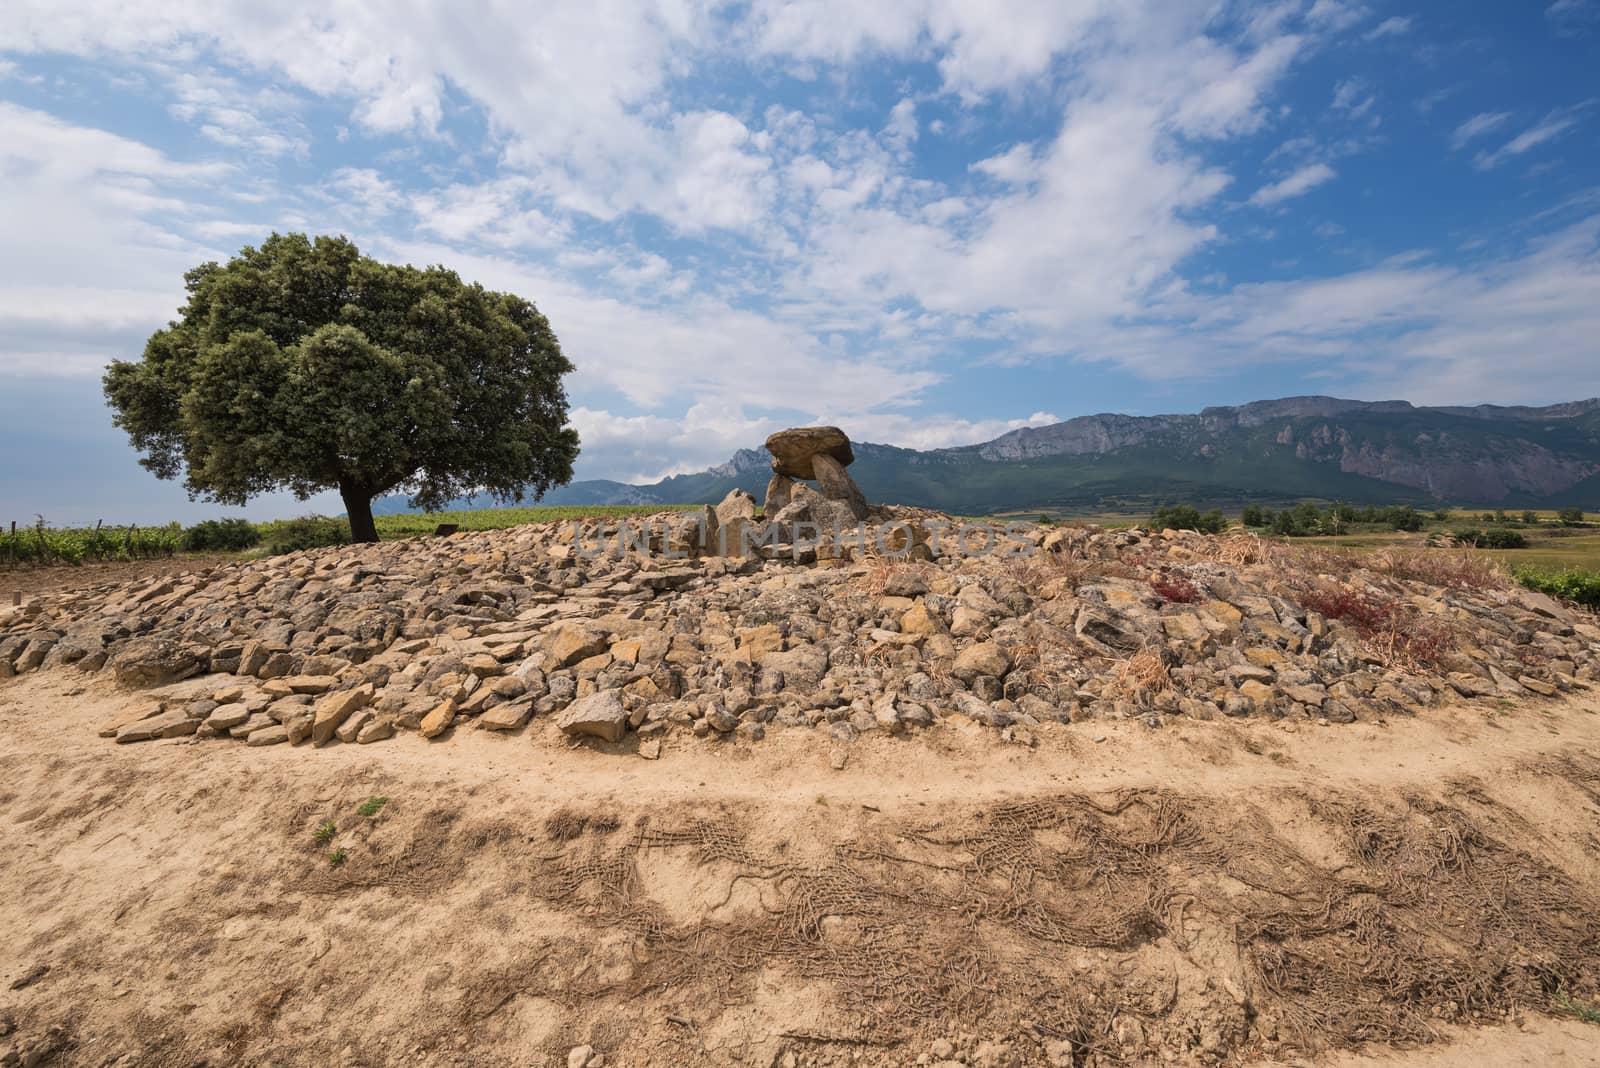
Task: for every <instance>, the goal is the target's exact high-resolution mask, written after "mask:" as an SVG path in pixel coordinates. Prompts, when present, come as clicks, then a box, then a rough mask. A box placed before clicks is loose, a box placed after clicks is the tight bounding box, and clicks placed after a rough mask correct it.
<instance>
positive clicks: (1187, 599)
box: [1150, 572, 1200, 604]
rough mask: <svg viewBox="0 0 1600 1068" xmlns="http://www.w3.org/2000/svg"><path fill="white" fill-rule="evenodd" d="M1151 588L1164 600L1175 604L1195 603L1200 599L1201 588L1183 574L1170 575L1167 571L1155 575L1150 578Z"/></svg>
mask: <svg viewBox="0 0 1600 1068" xmlns="http://www.w3.org/2000/svg"><path fill="white" fill-rule="evenodd" d="M1150 588H1151V589H1152V590H1154V591H1155V592H1156V596H1157V597H1160V598H1161V599H1162V600H1163V601H1171V602H1173V603H1175V604H1194V603H1195V602H1196V601H1198V600H1199V599H1200V590H1199V588H1198V587H1196V586H1195V584H1194V583H1192V582H1190V581H1189V580H1188V579H1187V578H1185V577H1184V576H1182V575H1169V574H1166V573H1165V572H1163V573H1162V574H1159V575H1154V576H1152V577H1151V579H1150Z"/></svg>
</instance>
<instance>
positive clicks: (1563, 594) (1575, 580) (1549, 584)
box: [1516, 568, 1600, 610]
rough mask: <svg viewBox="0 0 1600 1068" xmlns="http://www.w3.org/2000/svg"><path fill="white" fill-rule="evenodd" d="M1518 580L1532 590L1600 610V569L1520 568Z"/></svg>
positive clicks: (1517, 573) (1517, 572) (1517, 574)
mask: <svg viewBox="0 0 1600 1068" xmlns="http://www.w3.org/2000/svg"><path fill="white" fill-rule="evenodd" d="M1516 576H1517V581H1518V582H1520V583H1522V584H1523V585H1524V586H1526V587H1528V589H1530V590H1538V591H1539V592H1540V593H1548V594H1549V595H1550V596H1552V597H1559V598H1561V599H1562V600H1563V601H1571V602H1572V603H1573V604H1581V605H1583V606H1584V607H1585V608H1592V609H1595V610H1600V571H1585V570H1583V569H1581V568H1569V569H1568V570H1566V571H1541V570H1537V569H1534V568H1518V569H1517V570H1516Z"/></svg>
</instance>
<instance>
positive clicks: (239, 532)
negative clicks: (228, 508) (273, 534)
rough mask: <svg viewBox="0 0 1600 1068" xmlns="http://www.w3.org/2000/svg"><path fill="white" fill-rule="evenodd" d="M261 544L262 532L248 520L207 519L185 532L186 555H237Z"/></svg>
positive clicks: (184, 547)
mask: <svg viewBox="0 0 1600 1068" xmlns="http://www.w3.org/2000/svg"><path fill="white" fill-rule="evenodd" d="M260 542H261V532H260V531H259V530H257V529H256V526H255V524H254V523H252V522H250V521H249V520H248V519H206V520H203V521H202V522H199V523H196V524H195V525H194V526H192V527H190V528H189V529H188V530H185V531H184V532H183V551H184V552H186V553H204V552H227V553H236V552H241V551H243V550H245V549H252V548H254V547H255V546H256V545H258V544H260Z"/></svg>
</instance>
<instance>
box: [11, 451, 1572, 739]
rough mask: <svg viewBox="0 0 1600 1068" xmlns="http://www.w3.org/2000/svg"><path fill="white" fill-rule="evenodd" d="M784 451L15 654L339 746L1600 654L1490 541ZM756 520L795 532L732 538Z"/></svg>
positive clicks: (793, 721) (1400, 672) (181, 706)
mask: <svg viewBox="0 0 1600 1068" xmlns="http://www.w3.org/2000/svg"><path fill="white" fill-rule="evenodd" d="M768 447H769V448H770V449H771V451H772V456H773V460H772V464H773V471H774V474H773V477H772V481H771V484H770V485H769V487H768V490H767V499H766V501H765V507H764V509H761V510H758V509H757V507H756V504H755V500H754V498H753V497H751V496H750V495H749V494H745V493H741V492H738V491H735V492H734V493H732V494H730V495H729V496H728V498H727V499H726V500H724V501H723V502H722V503H721V504H720V505H719V506H718V507H716V508H714V509H711V508H706V509H702V510H699V511H698V512H690V513H688V514H687V515H685V513H681V512H667V513H661V514H659V515H656V516H650V517H630V519H629V522H630V523H631V524H633V525H634V529H635V531H646V532H648V533H647V534H646V535H641V538H646V537H647V539H648V545H647V546H644V545H642V543H641V544H638V545H634V546H632V547H629V548H627V551H622V550H621V549H620V548H618V547H616V546H615V545H613V546H611V547H610V549H609V550H608V551H605V552H601V553H599V554H598V555H596V554H593V553H591V552H585V551H583V548H582V547H583V546H584V545H586V544H591V543H592V544H596V545H598V544H601V540H600V536H599V535H600V526H601V524H600V523H599V522H598V521H592V522H590V523H588V524H586V525H584V526H583V527H582V529H580V530H578V531H577V532H576V536H575V531H574V527H573V525H572V524H570V523H542V524H531V525H528V526H522V527H517V528H513V529H509V530H501V531H494V532H482V533H459V534H454V535H451V536H449V537H444V538H413V539H411V540H408V541H402V542H387V543H383V544H378V545H356V546H349V547H344V548H331V549H321V550H314V551H308V552H300V553H294V554H290V555H286V556H279V557H271V558H266V559H259V560H251V561H241V562H236V563H228V564H224V565H221V566H215V567H210V568H205V569H201V570H197V571H195V572H193V573H191V574H188V575H184V576H181V577H174V578H159V579H150V580H145V581H141V582H135V583H129V584H123V585H105V586H98V587H95V588H92V589H87V590H81V591H76V592H72V593H66V594H61V595H56V596H50V597H43V598H39V599H36V600H33V601H30V602H29V603H27V604H24V605H22V606H20V607H16V608H5V609H0V680H4V679H7V678H10V677H12V676H15V675H20V674H25V673H28V672H33V671H47V670H67V669H72V670H76V671H81V672H90V673H93V672H104V673H109V674H110V675H111V676H112V677H113V678H114V679H115V681H116V683H117V684H119V685H120V686H122V687H124V688H128V689H131V690H137V691H140V692H141V693H142V694H144V695H146V696H147V697H148V700H141V701H139V702H135V703H134V705H133V706H132V707H130V709H129V710H128V712H127V713H126V714H125V715H124V716H122V717H121V718H119V719H118V720H117V721H115V722H112V723H108V724H106V725H105V727H104V729H103V732H102V733H103V734H104V735H105V736H106V737H109V738H115V739H116V740H117V741H118V742H134V741H141V740H146V739H155V738H174V737H179V736H193V737H195V738H214V739H219V740H220V739H237V740H240V741H242V742H244V743H245V744H247V745H251V746H267V745H274V744H299V743H305V742H310V743H311V746H310V747H317V746H322V745H326V744H331V743H370V742H376V741H380V740H383V739H386V738H390V737H392V736H394V735H396V734H408V733H415V734H420V735H421V736H422V737H424V738H438V737H440V736H443V735H446V734H447V732H450V731H452V730H461V729H464V728H467V727H474V728H477V729H482V730H489V731H515V730H519V729H522V728H524V727H525V726H526V725H528V724H529V723H530V721H532V722H533V723H534V724H535V725H536V726H537V725H539V724H540V723H541V722H542V721H546V720H548V721H550V722H552V723H554V724H555V725H556V726H557V727H559V729H560V730H561V731H564V732H566V733H567V734H570V735H586V736H592V737H595V738H599V739H602V740H604V741H606V742H610V743H618V742H626V743H627V744H629V745H635V744H636V745H637V749H638V752H639V753H640V754H641V755H644V756H646V757H654V756H656V755H658V754H659V752H660V748H661V740H662V738H663V737H665V736H668V735H671V734H684V735H693V736H695V737H736V738H742V739H746V740H752V741H753V740H757V739H760V738H762V737H763V736H764V735H765V733H766V732H767V731H769V730H773V729H778V728H789V729H797V730H807V731H812V732H815V733H816V734H817V735H818V736H819V737H823V738H825V739H827V740H829V741H830V743H831V744H839V743H845V742H849V741H851V740H853V739H855V738H856V737H857V736H858V735H860V734H862V733H866V732H873V731H877V732H883V733H885V734H893V735H902V734H906V733H910V732H914V731H915V730H918V729H921V728H927V727H931V726H934V725H936V724H944V725H946V726H954V725H966V726H968V727H974V726H977V727H984V728H992V729H994V730H995V731H997V732H998V736H999V737H1000V738H1003V739H1004V740H1006V741H1011V742H1017V743H1020V744H1032V743H1034V742H1035V741H1036V740H1037V734H1038V732H1039V731H1040V730H1055V729H1062V728H1058V727H1057V726H1056V725H1060V724H1076V723H1081V722H1084V721H1092V720H1096V719H1106V718H1118V719H1126V718H1137V719H1140V720H1142V721H1143V722H1145V723H1147V724H1148V725H1150V726H1151V727H1159V726H1161V725H1162V724H1163V723H1164V722H1166V721H1167V720H1169V719H1170V718H1171V717H1174V716H1182V717H1187V718H1190V719H1196V720H1206V719H1211V718H1213V717H1220V716H1231V717H1262V718H1284V717H1289V718H1293V719H1302V720H1310V721H1312V722H1320V723H1341V722H1349V721H1352V720H1357V719H1377V718H1381V717H1384V716H1392V715H1399V714H1410V713H1413V712H1415V711H1416V710H1418V709H1419V708H1422V707H1425V706H1428V705H1431V704H1434V703H1436V702H1440V701H1444V700H1476V701H1480V702H1484V703H1485V704H1486V706H1487V707H1493V708H1496V709H1505V708H1514V707H1515V706H1516V705H1517V704H1519V703H1522V702H1525V701H1529V700H1538V699H1542V698H1545V697H1552V696H1556V695H1558V694H1560V693H1562V692H1563V691H1571V690H1578V689H1584V688H1587V687H1588V686H1589V685H1590V684H1591V683H1592V682H1593V680H1594V679H1595V678H1596V677H1597V675H1600V659H1597V653H1600V629H1597V627H1596V626H1595V619H1594V617H1593V616H1591V615H1588V614H1586V613H1581V612H1574V611H1571V610H1569V609H1568V608H1566V607H1564V606H1562V605H1560V604H1558V603H1556V602H1555V601H1552V600H1551V599H1549V598H1547V597H1544V596H1542V595H1539V594H1535V593H1531V592H1529V591H1527V590H1524V589H1521V588H1520V587H1517V586H1515V585H1513V584H1511V583H1510V582H1508V581H1506V580H1505V579H1504V577H1503V576H1500V575H1497V574H1495V573H1493V572H1492V571H1489V570H1487V568H1486V566H1485V565H1484V564H1483V563H1482V561H1481V560H1477V559H1476V558H1473V557H1470V556H1467V555H1464V554H1460V553H1455V552H1453V551H1448V550H1418V551H1415V552H1412V553H1379V554H1373V555H1371V556H1368V557H1356V556H1343V555H1338V554H1333V553H1326V552H1318V551H1315V550H1300V549H1293V548H1286V547H1280V546H1275V545H1272V544H1270V543H1266V542H1262V541H1261V540H1259V539H1257V538H1255V537H1253V536H1249V535H1238V534H1235V535H1233V536H1222V537H1208V536H1204V535H1200V534H1195V533H1193V532H1180V531H1164V532H1151V531H1143V530H1116V531H1112V530H1101V529H1097V528H1092V527H1083V528H1079V527H1053V526H1047V525H1032V524H1019V525H1013V526H1012V527H1009V528H1007V529H1006V531H1005V532H1003V533H1002V535H1001V536H1000V537H999V538H998V540H997V542H996V544H995V545H994V546H993V547H992V548H991V550H990V551H989V552H988V553H986V554H983V555H974V554H967V553H963V552H961V551H960V550H959V547H958V546H957V545H956V544H955V539H953V538H951V537H949V536H948V535H947V536H946V537H945V538H943V539H941V538H940V537H939V533H940V524H941V523H942V522H944V521H946V520H947V519H948V517H941V516H938V515H937V514H935V513H928V512H919V511H913V510H907V509H893V508H883V507H874V506H868V505H867V504H866V502H865V500H864V499H863V498H862V497H861V493H860V490H859V489H857V488H856V487H855V484H854V483H853V482H852V481H851V479H850V478H849V476H848V475H847V474H846V473H845V470H844V469H845V467H846V466H848V464H849V463H850V461H851V459H852V456H851V450H850V444H849V441H848V439H847V438H845V436H844V435H843V433H841V432H839V431H838V430H836V429H834V428H827V427H823V428H805V429H801V430H791V431H785V432H783V433H780V434H775V435H773V437H772V439H771V440H770V441H769V442H768ZM807 479H814V480H815V481H816V482H817V483H818V488H817V489H813V488H812V487H811V486H810V485H808V484H807V483H806V481H805V480H807ZM835 516H841V517H843V516H848V517H849V518H850V520H851V521H861V522H864V523H865V524H866V525H867V527H868V530H869V533H870V534H872V535H873V538H874V539H875V538H876V536H877V535H879V534H882V535H885V537H884V539H883V540H884V543H885V544H888V545H890V546H891V549H892V551H891V552H888V553H885V552H884V551H882V550H881V549H880V548H879V547H878V546H876V545H868V546H866V547H863V546H860V545H849V546H847V545H844V544H842V543H840V542H837V541H831V540H830V539H829V538H824V539H823V542H822V543H821V544H819V545H816V546H812V547H807V548H805V549H804V550H803V551H798V550H797V548H796V545H795V538H796V537H797V533H796V531H795V530H794V529H793V528H794V524H797V523H800V522H804V521H807V520H808V519H809V520H810V521H818V520H822V521H827V520H830V519H831V518H833V517H835ZM745 526H748V527H749V528H750V532H751V533H754V534H759V535H770V537H767V538H766V540H765V541H764V542H763V543H762V544H760V545H759V546H757V547H756V548H754V549H751V548H749V547H748V546H745V547H743V548H741V542H742V539H740V538H733V539H731V540H727V539H718V538H716V537H715V535H716V532H717V531H719V530H721V531H727V530H730V529H742V528H744V527H745ZM610 529H611V530H612V531H613V532H614V531H615V529H616V524H615V523H613V524H611V527H610ZM891 535H892V536H891ZM785 539H788V540H785ZM869 540H873V539H869ZM668 552H671V553H672V555H671V556H668V555H667V553H668ZM183 680H187V681H183ZM180 681H182V682H183V685H182V686H175V685H174V684H176V683H179V682H180ZM0 685H5V683H4V682H3V681H0ZM179 694H181V695H182V696H178V695H179ZM39 714H41V715H43V714H48V710H45V709H41V710H40V712H39ZM541 729H542V728H541ZM630 736H634V737H633V738H630ZM310 747H308V748H310Z"/></svg>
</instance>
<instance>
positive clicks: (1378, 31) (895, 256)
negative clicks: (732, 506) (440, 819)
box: [0, 0, 1600, 522]
mask: <svg viewBox="0 0 1600 1068" xmlns="http://www.w3.org/2000/svg"><path fill="white" fill-rule="evenodd" d="M1596 70H1600V0H1553V2H1537V3H1535V2H1529V3H1506V2H1487V0H1480V2H1453V3H1421V4H1415V3H1414V4H1406V3H1393V4H1391V3H1384V2H1380V0H1371V2H1366V3H1363V2H1357V0H1285V2H1280V3H1263V4H1243V3H1228V2H1217V0H1194V2H1189V0H1161V2H1149V3H1146V2H1141V0H1011V2H998V0H876V2H873V3H862V2H861V0H819V2H815V3H807V4H786V3H778V2H775V0H747V2H740V3H717V2H712V0H573V2H568V0H544V2H542V3H540V4H539V5H533V6H529V5H521V4H511V3H485V2H478V3H473V2H456V3H448V4H446V3H430V2H426V0H409V2H405V3H396V4H384V5H377V4H354V3H341V2H337V0H335V2H332V3H327V2H324V3H317V4H310V3H293V2H284V0H257V2H250V3H243V2H226V0H213V2H207V3H172V4H164V5H140V4H127V3H109V2H107V3H98V2H87V0H76V2H75V0H65V2H62V0H56V2H50V3H42V2H41V3H35V2H33V0H11V2H10V3H8V4H6V5H4V6H3V8H0V180H3V188H4V190H5V193H4V196H3V198H0V426H3V427H4V441H5V443H6V452H7V454H8V455H7V457H6V459H5V461H4V463H3V464H0V521H3V520H6V519H9V518H16V519H18V520H24V521H25V520H27V519H29V518H31V516H32V515H33V514H34V513H42V514H44V515H45V516H46V517H47V518H48V519H50V520H53V521H57V522H80V521H93V520H94V519H97V518H103V519H105V520H107V521H108V522H130V521H152V520H160V519H166V518H185V519H188V518H194V517H199V516H204V515H210V514H215V513H217V512H218V511H219V509H217V508H216V507H215V506H212V505H208V504H206V503H204V502H197V503H191V502H188V501H187V500H186V499H185V497H184V494H183V492H182V490H181V488H180V487H179V486H177V485H175V484H170V483H160V482H157V481H156V480H155V479H154V478H153V477H151V476H149V475H148V474H146V473H145V472H144V471H143V470H142V469H141V468H139V467H137V465H136V464H135V462H134V460H135V458H134V454H133V453H132V451H131V449H130V448H129V447H128V446H127V444H126V440H125V439H124V438H123V437H122V435H121V433H120V432H119V431H117V430H115V428H113V427H112V426H111V425H110V419H109V415H108V413H107V412H106V411H105V409H104V407H103V403H102V401H101V399H100V394H99V384H98V379H99V375H100V372H101V370H102V369H103V367H104V365H105V363H106V362H107V361H108V360H109V359H112V358H132V357H135V356H137V354H138V353H139V351H140V350H141V347H142V343H143V339H144V338H145V337H147V336H148V335H149V334H150V332H151V331H153V330H154V329H157V328H159V327H160V326H161V325H162V324H163V323H164V322H165V321H166V320H167V319H168V318H170V317H171V316H172V315H173V314H174V312H175V310H176V308H177V306H178V304H179V302H180V298H181V294H182V273H183V271H184V270H185V269H187V268H189V267H191V266H194V265H195V264H198V263H201V262H204V261H206V260H210V259H223V258H226V257H227V256H228V255H230V254H231V253H233V252H235V251H237V250H238V249H239V248H240V247H241V246H243V245H246V244H253V243H256V242H258V241H259V240H261V239H262V238H263V237H265V236H266V235H267V234H268V233H270V232H272V231H273V230H306V231H311V232H316V233H334V232H339V233H345V234H348V235H350V236H351V237H352V238H354V239H355V240H356V241H357V242H359V243H360V245H361V246H362V248H363V250H364V251H366V252H368V253H370V254H372V255H375V256H378V257H380V258H386V259H392V260H403V261H410V262H414V263H443V264H446V265H448V266H451V267H453V268H455V269H457V270H458V271H460V272H461V274H462V275H464V276H465V277H467V278H469V279H474V280H477V281H481V282H483V283H485V284H486V285H489V286H492V287H495V288H502V289H509V290H512V291H514V292H517V293H519V294H521V295H523V296H525V297H528V298H529V299H532V300H533V301H535V302H536V303H537V304H538V305H539V306H540V308H541V309H542V310H543V311H544V312H545V313H546V314H547V315H548V316H549V317H550V319H551V322H552V324H553V325H554V327H555V329H556V331H557V334H558V335H559V336H560V338H561V340H562V343H563V346H564V348H565V349H566V351H567V353H568V355H569V356H570V357H571V359H572V360H573V362H574V363H575V364H576V365H577V368H578V370H577V372H576V374H575V375H573V376H572V377H571V378H570V379H569V392H570V396H571V399H572V402H573V407H574V412H573V418H574V423H575V424H576V425H577V427H578V428H579V431H580V433H581V434H582V437H583V440H584V450H583V455H582V457H581V458H580V461H579V464H578V476H579V477H580V478H602V477H603V478H617V479H622V480H626V481H646V480H654V479H656V478H659V477H661V476H663V475H665V474H671V473H675V472H679V471H686V470H695V469H699V468H703V467H705V466H707V465H709V464H712V463H716V462H720V461H721V460H724V459H726V458H727V456H728V455H729V454H730V453H731V452H732V451H733V450H734V449H735V448H737V447H740V446H747V445H751V444H754V443H756V442H758V441H759V440H760V439H761V438H762V437H764V436H765V435H766V434H767V433H769V432H770V431H771V430H773V429H776V428H778V427H780V426H784V425H791V424H795V423H811V422H829V423H838V424H840V425H842V426H844V427H845V428H846V429H847V430H848V431H849V432H850V433H851V435H852V436H854V437H857V438H860V439H865V440H875V441H887V442H891V443H895V444H901V445H908V446H914V447H932V446H939V445H953V444H963V443H968V442H973V441H980V440H984V439H987V438H990V437H994V436H996V435H998V434H1000V433H1003V432H1004V431H1006V430H1008V429H1011V428H1013V427H1016V426H1020V425H1024V424H1027V423H1035V424H1037V423H1042V422H1052V421H1055V420H1057V419H1065V418H1069V417H1071V416H1074V415H1081V414H1085V413H1090V412H1097V411H1120V412H1131V413H1154V412H1164V411H1192V410H1197V409H1198V408H1200V407H1202V406H1204V405H1208V404H1228V403H1238V402H1243V401H1248V400H1254V399H1259V398H1262V397H1271V396H1282V395H1288V394H1295V393H1332V394H1337V395H1341V396H1356V397H1365V398H1388V397H1402V398H1405V399H1409V400H1412V401H1414V402H1417V403H1461V402H1485V401H1487V402H1503V403H1548V402H1556V401H1562V400H1571V399H1576V398H1579V397H1587V396H1593V395H1596V394H1600V76H1597V75H1596V73H1595V72H1596ZM313 506H321V507H324V508H327V509H333V510H337V505H336V504H334V503H333V502H332V501H317V502H313ZM305 507H307V506H302V505H299V504H297V503H296V502H293V501H292V500H289V499H286V498H272V499H266V500H263V501H261V502H258V503H257V504H256V505H254V506H253V507H252V508H251V509H249V511H250V512H251V514H254V515H258V516H270V515H283V514H293V513H295V512H298V511H303V510H304V509H305Z"/></svg>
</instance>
